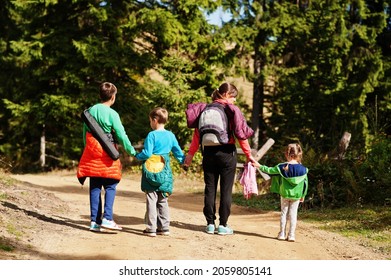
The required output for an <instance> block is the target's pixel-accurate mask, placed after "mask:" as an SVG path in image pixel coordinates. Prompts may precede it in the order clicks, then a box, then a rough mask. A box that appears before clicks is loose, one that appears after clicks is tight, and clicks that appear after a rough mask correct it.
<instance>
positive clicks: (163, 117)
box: [149, 107, 168, 124]
mask: <svg viewBox="0 0 391 280" xmlns="http://www.w3.org/2000/svg"><path fill="white" fill-rule="evenodd" d="M149 117H150V118H151V119H155V120H157V122H158V123H160V124H165V123H166V122H167V121H168V112H167V110H166V109H164V108H162V107H156V108H155V109H153V110H152V111H151V112H150V113H149Z"/></svg>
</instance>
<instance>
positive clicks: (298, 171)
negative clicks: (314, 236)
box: [253, 143, 308, 242]
mask: <svg viewBox="0 0 391 280" xmlns="http://www.w3.org/2000/svg"><path fill="white" fill-rule="evenodd" d="M285 157H286V160H287V162H284V163H279V164H277V165H276V166H275V167H267V166H265V165H260V164H259V163H258V162H255V163H253V165H254V166H255V167H259V169H260V170H261V171H262V172H264V173H268V174H270V175H277V176H272V184H271V189H270V191H271V192H274V193H278V194H280V196H281V220H280V232H279V233H278V236H277V239H278V240H286V239H287V237H286V235H285V233H286V223H287V220H288V218H289V222H290V226H289V232H288V241H291V242H294V241H295V230H296V222H297V211H298V208H299V204H300V202H303V201H304V197H305V196H306V194H307V190H308V177H307V174H308V169H307V168H306V167H305V166H303V165H302V164H301V160H302V157H303V151H302V149H301V147H300V145H299V144H296V143H293V144H289V145H288V147H287V148H286V151H285Z"/></svg>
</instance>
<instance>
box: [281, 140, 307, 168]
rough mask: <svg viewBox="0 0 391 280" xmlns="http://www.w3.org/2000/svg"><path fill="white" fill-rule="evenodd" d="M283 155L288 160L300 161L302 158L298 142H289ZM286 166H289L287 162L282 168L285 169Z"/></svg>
mask: <svg viewBox="0 0 391 280" xmlns="http://www.w3.org/2000/svg"><path fill="white" fill-rule="evenodd" d="M285 157H286V159H287V160H288V161H289V160H291V159H294V160H296V161H297V162H299V163H301V160H302V159H303V150H302V149H301V146H300V144H298V143H291V144H289V145H288V146H287V147H286V150H285ZM288 168H289V164H287V165H286V166H285V167H284V170H285V171H287V170H288Z"/></svg>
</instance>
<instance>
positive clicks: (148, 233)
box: [143, 229, 156, 237]
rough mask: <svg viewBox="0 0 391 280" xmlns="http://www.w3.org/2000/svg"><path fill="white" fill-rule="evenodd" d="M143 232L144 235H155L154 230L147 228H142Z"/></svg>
mask: <svg viewBox="0 0 391 280" xmlns="http://www.w3.org/2000/svg"><path fill="white" fill-rule="evenodd" d="M143 234H144V235H146V236H150V237H155V236H156V232H154V231H151V230H149V229H144V230H143Z"/></svg>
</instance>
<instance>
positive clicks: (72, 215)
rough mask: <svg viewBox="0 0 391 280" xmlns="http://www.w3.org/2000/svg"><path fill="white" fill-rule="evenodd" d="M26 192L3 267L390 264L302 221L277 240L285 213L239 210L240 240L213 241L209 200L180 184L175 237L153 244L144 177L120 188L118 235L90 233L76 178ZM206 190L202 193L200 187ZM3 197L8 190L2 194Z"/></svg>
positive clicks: (1, 217)
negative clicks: (147, 229)
mask: <svg viewBox="0 0 391 280" xmlns="http://www.w3.org/2000/svg"><path fill="white" fill-rule="evenodd" d="M12 177H13V178H14V179H17V180H18V181H20V182H24V183H23V184H20V183H19V184H17V186H15V187H12V188H9V187H8V188H7V190H8V194H7V199H6V200H5V201H3V202H1V203H0V225H1V224H6V225H7V227H10V226H12V227H13V228H14V229H15V230H14V232H16V233H14V235H17V233H20V234H18V236H19V237H18V238H17V241H14V240H13V239H14V238H13V236H12V234H10V233H9V230H8V231H6V230H4V229H2V227H1V226H0V237H1V236H4V237H3V239H5V240H3V242H6V243H9V244H11V245H12V246H13V247H14V248H17V249H16V250H13V251H11V252H8V253H7V252H4V251H0V259H30V260H31V259H35V260H51V259H56V260H69V259H71V260H87V259H90V260H97V259H99V260H102V259H111V260H149V259H151V260H262V259H263V260H344V259H350V260H351V259H360V260H376V259H382V256H380V255H378V254H376V253H375V252H373V251H371V250H370V249H368V248H365V247H363V246H360V245H359V244H356V243H354V242H353V241H350V240H348V239H346V238H343V237H340V236H338V235H336V234H333V233H329V232H325V231H321V230H318V229H316V228H315V227H314V226H313V225H310V224H306V223H304V222H302V221H300V216H299V223H298V229H297V233H296V235H297V237H296V238H297V241H296V242H294V243H292V242H285V241H278V240H276V239H275V237H276V234H277V232H278V218H279V213H278V212H254V211H249V210H248V209H246V208H244V207H238V206H233V207H232V214H231V217H230V219H229V224H230V226H232V228H233V229H234V231H235V234H234V235H232V236H219V235H208V234H206V233H204V232H203V230H204V223H205V222H204V217H203V214H202V205H203V197H202V194H200V193H194V192H185V191H183V190H182V189H183V188H181V184H182V186H183V185H185V184H186V185H191V184H194V186H193V187H197V183H196V182H184V181H176V183H175V191H174V194H173V195H172V196H171V197H170V200H169V205H170V211H171V229H170V231H171V235H170V236H157V237H155V238H151V237H146V236H144V235H143V234H142V231H143V229H144V224H143V217H144V211H145V201H144V195H143V193H142V192H141V191H140V189H139V178H138V177H137V176H134V177H130V175H126V176H124V179H123V180H122V181H121V182H120V184H119V185H118V192H117V196H116V201H115V205H114V213H115V216H114V217H115V220H116V222H117V223H118V224H120V225H122V227H123V230H122V231H121V232H118V233H115V234H113V233H93V232H90V231H89V230H88V226H89V200H88V199H89V198H88V187H87V186H88V181H87V185H85V186H83V187H82V186H80V184H79V183H78V181H77V179H76V177H75V175H74V174H73V173H69V174H42V175H13V176H12ZM199 187H200V188H202V186H201V185H199ZM0 194H1V189H0Z"/></svg>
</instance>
